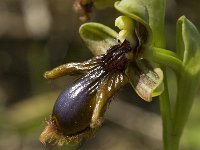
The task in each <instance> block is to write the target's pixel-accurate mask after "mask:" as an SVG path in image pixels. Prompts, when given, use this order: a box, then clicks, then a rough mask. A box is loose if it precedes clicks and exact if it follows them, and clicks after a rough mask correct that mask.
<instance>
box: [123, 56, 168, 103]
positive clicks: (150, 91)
mask: <svg viewBox="0 0 200 150" xmlns="http://www.w3.org/2000/svg"><path fill="white" fill-rule="evenodd" d="M125 73H126V75H127V76H128V78H129V80H130V83H131V85H132V87H133V88H134V89H135V91H136V92H137V94H138V95H139V96H140V97H141V98H142V99H144V100H145V101H148V102H150V101H151V100H152V97H154V96H158V95H160V94H161V93H162V92H163V90H164V86H163V82H162V81H163V72H162V70H161V69H160V68H157V67H154V68H153V67H152V65H151V64H150V63H149V62H148V61H147V60H144V59H141V60H138V61H137V62H132V63H130V64H129V66H128V68H127V70H126V72H125Z"/></svg>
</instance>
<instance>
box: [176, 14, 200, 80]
mask: <svg viewBox="0 0 200 150" xmlns="http://www.w3.org/2000/svg"><path fill="white" fill-rule="evenodd" d="M177 53H178V55H179V57H180V58H181V59H182V61H183V66H184V69H185V70H186V71H187V72H188V73H189V74H191V75H194V78H195V76H197V77H198V78H200V77H199V75H200V34H199V32H198V30H197V29H196V27H195V26H194V25H193V24H192V23H191V22H190V21H189V20H188V19H187V18H186V17H184V16H182V17H180V18H179V20H178V21H177Z"/></svg>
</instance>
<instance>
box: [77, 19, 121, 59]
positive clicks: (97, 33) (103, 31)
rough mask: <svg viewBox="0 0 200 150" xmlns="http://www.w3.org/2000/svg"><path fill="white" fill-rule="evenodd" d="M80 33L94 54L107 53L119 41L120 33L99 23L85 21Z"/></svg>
mask: <svg viewBox="0 0 200 150" xmlns="http://www.w3.org/2000/svg"><path fill="white" fill-rule="evenodd" d="M79 33H80V36H81V38H82V39H83V41H84V42H85V43H86V45H87V47H88V48H89V49H90V50H91V52H92V53H93V54H94V55H101V54H105V53H106V51H107V50H108V49H109V48H110V47H111V46H113V45H116V44H117V43H118V42H117V36H118V33H117V32H115V31H114V30H112V29H111V28H109V27H107V26H105V25H102V24H99V23H85V24H83V25H82V26H81V27H80V29H79Z"/></svg>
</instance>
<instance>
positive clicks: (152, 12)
mask: <svg viewBox="0 0 200 150" xmlns="http://www.w3.org/2000/svg"><path fill="white" fill-rule="evenodd" d="M164 6H165V2H164V0H121V1H117V2H116V3H115V8H116V9H117V10H118V11H120V12H121V13H123V14H125V15H127V16H129V17H131V18H133V19H134V20H136V21H137V22H139V23H140V24H142V25H143V26H145V28H146V30H147V31H148V38H149V39H148V40H149V42H151V40H153V41H152V42H153V43H152V44H153V45H154V46H157V47H162V46H163V41H162V40H160V39H161V36H162V35H163V34H164V28H163V27H164V14H165V9H164ZM152 34H153V35H152ZM152 36H153V39H152Z"/></svg>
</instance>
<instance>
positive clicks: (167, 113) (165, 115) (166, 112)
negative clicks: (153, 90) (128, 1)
mask: <svg viewBox="0 0 200 150" xmlns="http://www.w3.org/2000/svg"><path fill="white" fill-rule="evenodd" d="M162 68H163V69H164V70H163V72H164V76H165V78H164V81H163V82H164V86H165V90H164V91H163V93H162V94H161V95H160V97H159V98H160V112H161V116H162V125H163V143H164V149H165V150H172V149H171V145H172V144H171V143H172V141H171V138H170V137H171V131H172V127H171V124H172V123H171V122H172V118H171V109H170V101H169V94H168V86H167V76H166V69H165V67H162Z"/></svg>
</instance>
